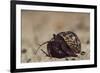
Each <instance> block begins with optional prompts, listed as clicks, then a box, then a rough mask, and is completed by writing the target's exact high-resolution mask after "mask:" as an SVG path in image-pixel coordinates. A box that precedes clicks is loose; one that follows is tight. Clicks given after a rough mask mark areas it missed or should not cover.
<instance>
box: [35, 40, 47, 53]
mask: <svg viewBox="0 0 100 73" xmlns="http://www.w3.org/2000/svg"><path fill="white" fill-rule="evenodd" d="M48 42H49V41H46V42H44V43H42V44H40V45H39V47H38V48H37V50H36V53H35V54H37V52H38V50H39V49H40V47H41V46H42V45H44V44H46V43H48Z"/></svg>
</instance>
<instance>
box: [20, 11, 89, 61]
mask: <svg viewBox="0 0 100 73" xmlns="http://www.w3.org/2000/svg"><path fill="white" fill-rule="evenodd" d="M21 24H22V25H21V26H22V32H21V34H22V37H21V39H22V40H21V41H22V48H21V50H22V52H21V62H23V63H28V62H47V61H64V60H66V58H62V59H57V58H52V59H50V57H47V56H46V55H45V54H44V53H43V52H42V51H41V50H39V51H38V53H37V54H36V55H35V52H36V50H37V48H38V47H39V45H40V44H42V43H44V42H46V41H48V40H50V39H51V38H52V37H53V34H57V33H59V32H66V31H72V32H74V33H76V34H77V36H78V37H79V39H80V41H81V49H82V51H84V52H85V55H79V57H75V58H72V57H70V58H68V59H67V60H87V59H89V58H90V14H89V13H75V12H51V11H34V10H32V11H31V10H22V11H21ZM41 49H43V50H44V51H46V52H47V48H46V45H43V46H42V47H41Z"/></svg>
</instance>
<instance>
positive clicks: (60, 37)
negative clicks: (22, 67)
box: [36, 31, 81, 58]
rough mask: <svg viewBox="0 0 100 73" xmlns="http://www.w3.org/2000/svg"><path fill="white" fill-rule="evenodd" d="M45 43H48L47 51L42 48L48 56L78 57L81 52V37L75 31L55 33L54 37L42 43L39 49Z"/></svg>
mask: <svg viewBox="0 0 100 73" xmlns="http://www.w3.org/2000/svg"><path fill="white" fill-rule="evenodd" d="M44 44H47V52H45V51H44V50H43V49H41V50H42V52H43V53H44V54H45V55H46V56H48V57H54V58H65V57H77V56H78V54H79V53H80V52H81V42H80V39H79V38H78V36H77V35H76V34H75V33H74V32H71V31H66V32H60V33H58V34H53V38H52V39H51V40H49V41H46V42H44V43H42V44H41V45H40V46H39V48H38V49H37V51H38V50H39V49H40V47H41V46H42V45H44ZM37 51H36V53H37Z"/></svg>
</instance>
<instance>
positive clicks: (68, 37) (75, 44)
mask: <svg viewBox="0 0 100 73" xmlns="http://www.w3.org/2000/svg"><path fill="white" fill-rule="evenodd" d="M58 35H60V36H61V37H62V38H63V39H64V41H65V42H66V44H67V45H68V46H69V47H70V49H72V50H73V51H74V52H75V53H80V52H81V42H80V40H79V38H78V37H77V35H76V34H75V33H73V32H71V31H67V32H61V33H59V34H58Z"/></svg>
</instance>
